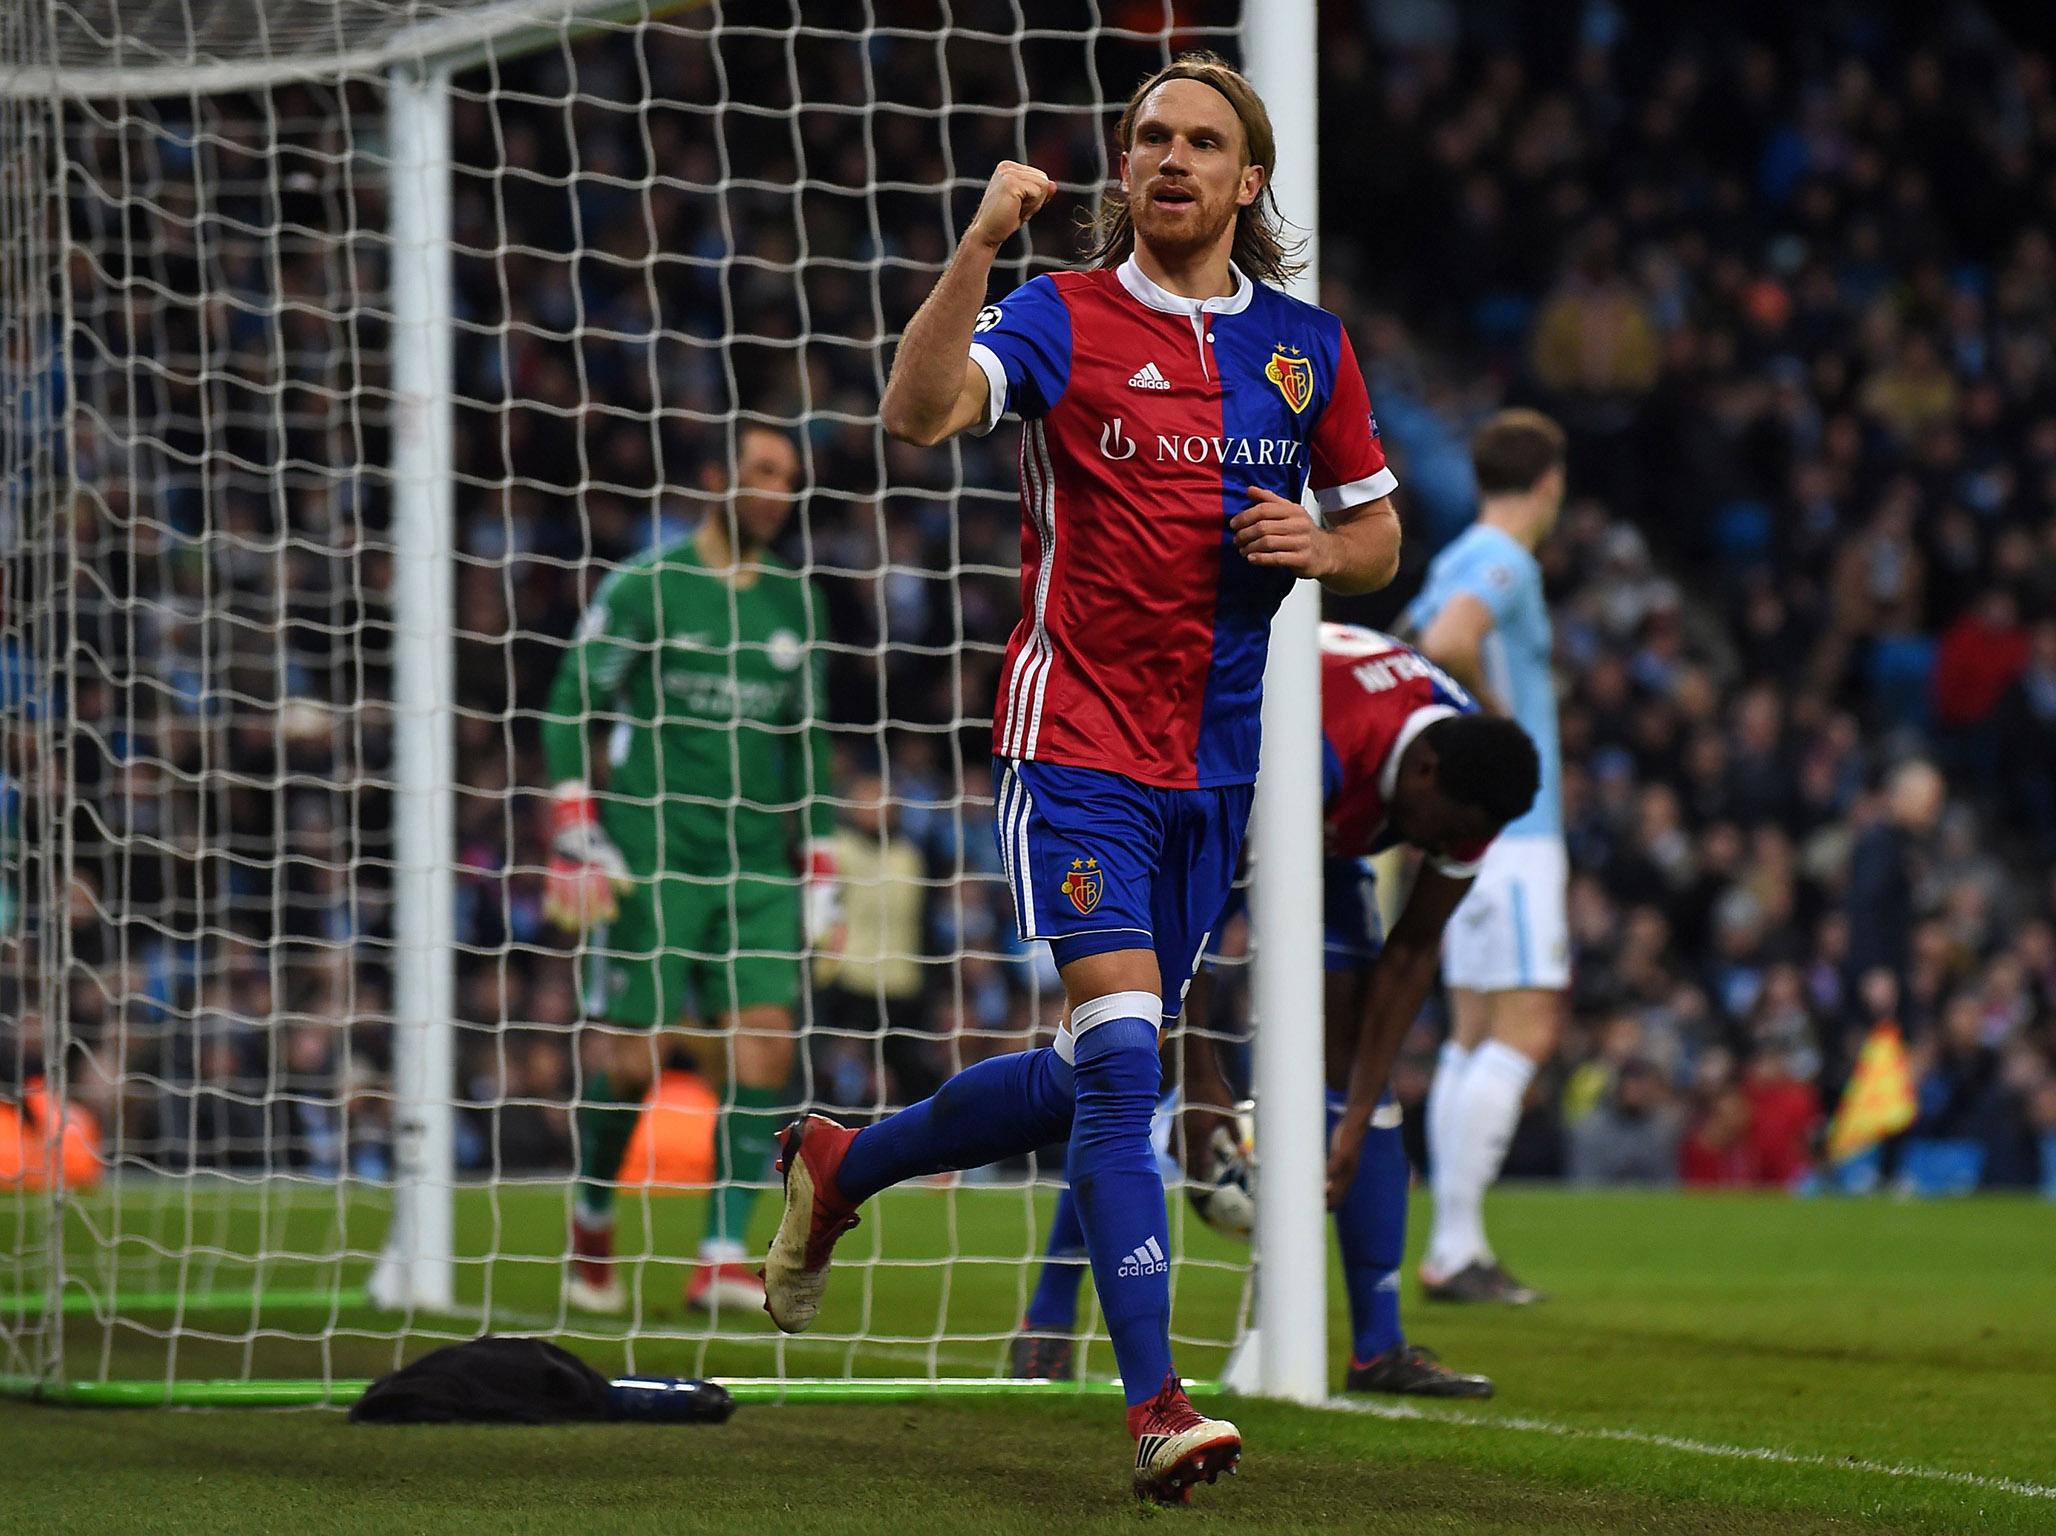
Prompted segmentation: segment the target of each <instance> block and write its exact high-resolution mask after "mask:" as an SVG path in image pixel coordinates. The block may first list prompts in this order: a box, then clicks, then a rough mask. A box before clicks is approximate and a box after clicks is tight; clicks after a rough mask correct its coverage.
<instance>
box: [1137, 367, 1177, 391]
mask: <svg viewBox="0 0 2056 1536" xmlns="http://www.w3.org/2000/svg"><path fill="white" fill-rule="evenodd" d="M1128 387H1129V388H1130V389H1169V388H1170V387H1171V381H1170V380H1169V379H1167V378H1165V377H1164V376H1163V373H1162V371H1161V370H1160V369H1158V367H1157V365H1156V364H1155V363H1144V364H1143V365H1142V366H1141V367H1140V368H1138V369H1136V370H1135V376H1134V377H1133V378H1131V379H1129V380H1128Z"/></svg>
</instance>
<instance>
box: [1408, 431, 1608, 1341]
mask: <svg viewBox="0 0 2056 1536" xmlns="http://www.w3.org/2000/svg"><path fill="white" fill-rule="evenodd" d="M1471 458H1472V462H1473V465H1474V467H1475V469H1476V471H1477V479H1478V493H1479V507H1478V520H1477V521H1476V522H1475V523H1474V524H1472V526H1471V527H1470V528H1468V529H1466V530H1465V531H1464V532H1463V533H1462V534H1461V535H1459V536H1458V537H1457V538H1456V539H1455V540H1454V541H1452V542H1451V543H1450V544H1449V546H1448V547H1447V548H1445V549H1444V550H1443V551H1442V552H1441V553H1440V554H1438V555H1437V556H1436V557H1435V559H1434V560H1433V562H1432V563H1430V565H1429V567H1428V576H1427V581H1426V582H1425V583H1424V585H1423V586H1422V588H1421V593H1420V596H1419V597H1417V598H1416V599H1415V600H1414V602H1413V604H1412V606H1411V607H1410V608H1408V610H1407V612H1406V615H1405V618H1404V620H1403V621H1402V629H1403V630H1404V631H1405V632H1406V633H1407V634H1408V635H1409V636H1410V637H1411V638H1412V639H1413V640H1414V643H1415V644H1416V645H1417V646H1419V648H1420V650H1421V652H1422V654H1423V655H1425V656H1427V657H1428V658H1429V659H1430V660H1431V661H1433V662H1435V663H1436V665H1438V666H1440V667H1441V668H1443V670H1445V671H1446V672H1448V673H1449V674H1450V675H1452V676H1453V677H1455V678H1456V680H1457V681H1458V682H1460V683H1462V684H1463V685H1464V686H1465V687H1466V688H1468V689H1469V690H1470V691H1471V692H1472V694H1473V695H1474V696H1475V697H1476V698H1477V699H1478V701H1479V703H1480V704H1482V705H1483V706H1484V707H1485V708H1486V709H1489V710H1492V711H1494V712H1495V713H1499V714H1503V715H1508V716H1511V717H1512V718H1513V719H1514V720H1516V721H1518V722H1519V723H1520V725H1521V726H1522V727H1523V728H1524V729H1525V730H1526V731H1527V733H1528V735H1529V737H1530V738H1532V739H1533V741H1534V743H1535V747H1536V750H1537V752H1538V753H1539V755H1540V757H1541V760H1542V787H1541V791H1540V793H1538V794H1537V795H1536V796H1535V803H1534V805H1533V807H1532V808H1531V809H1530V810H1529V811H1528V812H1527V813H1526V814H1525V815H1523V816H1521V817H1519V818H1518V819H1517V820H1515V821H1514V822H1513V823H1512V824H1511V825H1509V826H1508V827H1507V829H1506V830H1505V831H1504V832H1503V833H1501V834H1500V836H1499V838H1498V839H1497V841H1495V842H1494V843H1493V844H1492V848H1491V851H1490V852H1489V853H1487V854H1486V856H1485V860H1484V863H1483V865H1482V867H1481V868H1480V869H1479V871H1478V877H1477V882H1476V883H1475V884H1474V885H1473V886H1472V887H1471V891H1470V894H1469V895H1468V896H1466V897H1465V898H1464V902H1463V905H1462V906H1460V907H1459V908H1458V909H1457V911H1456V914H1455V916H1454V917H1453V918H1452V919H1451V920H1450V923H1449V927H1448V929H1447V930H1446V932H1445V934H1444V938H1443V949H1442V979H1443V981H1444V982H1445V983H1446V984H1447V986H1448V988H1449V999H1450V1032H1449V1039H1448V1041H1447V1042H1446V1043H1445V1044H1444V1045H1443V1047H1442V1053H1441V1056H1440V1058H1439V1060H1438V1061H1437V1063H1436V1068H1435V1080H1434V1085H1433V1087H1432V1088H1431V1089H1430V1091H1429V1094H1428V1117H1427V1118H1428V1124H1427V1132H1428V1160H1429V1172H1430V1180H1431V1185H1432V1188H1433V1190H1434V1196H1435V1221H1434V1227H1433V1229H1432V1231H1431V1233H1430V1236H1429V1239H1428V1247H1427V1252H1426V1254H1425V1256H1424V1257H1423V1259H1422V1262H1421V1283H1422V1285H1423V1287H1424V1289H1425V1291H1426V1294H1427V1295H1428V1297H1429V1298H1430V1299H1431V1300H1443V1301H1474V1302H1495V1301H1496V1302H1503V1303H1513V1304H1515V1305H1519V1304H1523V1303H1527V1302H1532V1301H1534V1300H1536V1299H1538V1295H1539V1293H1537V1292H1536V1291H1534V1290H1532V1289H1530V1288H1528V1287H1527V1286H1524V1285H1522V1284H1520V1283H1519V1282H1518V1281H1516V1280H1515V1279H1514V1278H1513V1277H1512V1276H1511V1275H1510V1274H1508V1273H1507V1271H1506V1268H1505V1266H1504V1265H1502V1264H1501V1263H1500V1262H1499V1260H1498V1257H1497V1256H1496V1255H1495V1254H1494V1253H1493V1251H1492V1246H1491V1244H1490V1243H1489V1242H1488V1241H1487V1240H1486V1237H1485V1216H1484V1201H1485V1191H1486V1190H1487V1189H1488V1188H1490V1187H1491V1185H1492V1182H1493V1181H1494V1180H1495V1179H1497V1178H1498V1177H1499V1170H1500V1167H1501V1166H1502V1165H1503V1164H1504V1163H1505V1161H1506V1151H1507V1146H1508V1144H1509V1143H1510V1142H1511V1141H1512V1140H1513V1134H1514V1129H1515V1127H1516V1126H1517V1125H1518V1124H1519V1123H1520V1117H1521V1106H1522V1102H1523V1101H1524V1100H1525V1098H1526V1097H1527V1092H1528V1085H1529V1083H1530V1082H1531V1081H1532V1080H1533V1078H1534V1076H1535V1072H1536V1070H1537V1069H1538V1068H1539V1067H1540V1066H1541V1065H1542V1063H1543V1062H1545V1061H1547V1060H1548V1059H1549V1056H1550V1054H1551V1053H1552V1052H1553V1051H1554V1050H1555V1049H1556V1046H1557V1041H1558V1039H1559V1037H1560V1036H1561V1034H1562V1031H1563V1019H1564V1012H1565V1004H1566V999H1567V990H1568V988H1569V986H1570V929H1569V922H1568V919H1567V917H1566V913H1565V907H1566V895H1567V887H1568V884H1569V863H1568V859H1567V858H1566V856H1565V852H1564V841H1563V797H1562V788H1561V785H1562V777H1563V775H1562V759H1561V753H1560V751H1559V748H1558V744H1557V729H1556V687H1555V682H1554V679H1553V678H1552V676H1551V674H1550V664H1549V663H1550V624H1549V609H1548V607H1547V605H1546V603H1545V602H1544V598H1543V591H1542V567H1541V565H1540V563H1539V562H1538V561H1537V560H1536V558H1535V551H1536V550H1537V548H1539V547H1540V546H1541V544H1542V541H1543V540H1544V539H1546V538H1548V536H1549V533H1550V530H1551V529H1552V528H1554V527H1555V526H1556V519H1557V514H1558V512H1559V511H1560V510H1561V508H1562V506H1563V498H1564V484H1565V477H1564V435H1563V429H1562V428H1560V427H1559V426H1557V424H1556V423H1555V422H1553V421H1551V420H1550V419H1549V418H1548V417H1546V416H1543V415H1541V414H1540V413H1538V412H1535V411H1528V410H1508V411H1501V412H1499V413H1498V414H1496V415H1494V416H1492V417H1491V418H1489V419H1488V420H1487V421H1486V422H1485V423H1484V424H1483V425H1482V426H1481V427H1479V429H1478V431H1477V433H1476V434H1475V435H1474V436H1473V438H1472V440H1471Z"/></svg>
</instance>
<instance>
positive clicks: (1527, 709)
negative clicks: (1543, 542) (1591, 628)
mask: <svg viewBox="0 0 2056 1536" xmlns="http://www.w3.org/2000/svg"><path fill="white" fill-rule="evenodd" d="M1459 592H1468V593H1469V594H1470V595H1471V596H1472V597H1475V598H1476V599H1477V600H1478V601H1479V602H1481V603H1483V604H1484V605H1485V606H1486V607H1487V608H1489V609H1491V610H1492V628H1491V630H1490V631H1488V632H1487V634H1486V636H1485V643H1484V646H1483V649H1482V654H1481V656H1480V658H1479V659H1480V661H1481V662H1482V664H1483V670H1484V682H1485V686H1486V687H1487V688H1488V689H1490V690H1491V692H1492V695H1493V697H1494V698H1496V699H1497V700H1499V701H1500V702H1501V703H1503V704H1504V705H1505V706H1506V707H1507V708H1508V709H1511V710H1512V711H1513V717H1514V719H1515V720H1516V721H1518V722H1519V723H1520V726H1521V728H1522V729H1523V730H1525V731H1526V732H1527V733H1528V734H1529V735H1530V736H1531V737H1533V738H1534V740H1535V751H1536V753H1537V755H1539V756H1540V757H1541V759H1542V786H1541V788H1540V789H1539V790H1538V791H1537V792H1536V795H1535V803H1534V805H1533V806H1532V807H1530V808H1529V809H1528V811H1527V812H1526V813H1525V814H1523V815H1522V816H1521V817H1520V818H1519V819H1518V820H1516V821H1514V822H1512V823H1510V824H1509V825H1508V826H1507V828H1506V830H1505V832H1504V833H1502V834H1501V835H1502V836H1505V837H1519V836H1522V835H1528V836H1548V837H1560V836H1562V834H1563V792H1562V787H1561V786H1562V783H1563V762H1562V754H1561V752H1560V751H1559V749H1558V747H1557V741H1556V684H1555V683H1554V681H1553V680H1552V679H1551V677H1550V675H1549V649H1550V629H1549V606H1548V604H1547V603H1545V602H1544V601H1543V598H1542V567H1541V565H1540V564H1539V563H1538V562H1537V561H1536V559H1535V556H1534V554H1533V552H1532V551H1530V550H1529V549H1528V547H1527V546H1526V545H1525V544H1523V543H1521V541H1520V540H1519V539H1516V538H1515V537H1514V536H1513V535H1512V534H1510V533H1507V532H1506V531H1505V530H1504V529H1500V528H1494V527H1492V526H1491V525H1490V524H1487V523H1473V524H1472V525H1471V526H1470V527H1469V528H1468V529H1466V530H1465V531H1464V532H1463V533H1461V534H1459V535H1458V536H1457V537H1456V538H1455V539H1454V540H1452V541H1451V542H1450V544H1449V545H1448V547H1447V548H1445V549H1444V550H1443V551H1442V553H1441V554H1439V555H1437V556H1436V557H1435V558H1434V559H1433V560H1432V561H1430V562H1429V564H1428V579H1427V581H1426V582H1425V583H1424V584H1423V585H1422V587H1421V594H1420V596H1419V597H1416V598H1415V599H1414V600H1413V605H1412V606H1411V607H1409V608H1408V609H1407V611H1406V617H1405V620H1404V627H1405V629H1406V631H1407V633H1408V634H1409V635H1411V636H1412V637H1413V638H1414V639H1415V640H1416V641H1418V640H1419V638H1420V637H1421V635H1423V634H1424V633H1426V631H1427V628H1428V625H1429V624H1430V623H1431V622H1432V621H1433V619H1434V617H1435V615H1436V614H1438V613H1440V612H1441V611H1442V609H1443V608H1444V606H1446V605H1447V604H1448V602H1449V600H1450V599H1451V598H1452V597H1454V596H1456V595H1457V594H1458V593H1459Z"/></svg>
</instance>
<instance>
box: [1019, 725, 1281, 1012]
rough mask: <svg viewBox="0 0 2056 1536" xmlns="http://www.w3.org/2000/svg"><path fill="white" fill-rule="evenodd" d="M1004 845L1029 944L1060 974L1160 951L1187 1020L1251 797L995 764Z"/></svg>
mask: <svg viewBox="0 0 2056 1536" xmlns="http://www.w3.org/2000/svg"><path fill="white" fill-rule="evenodd" d="M992 781H993V784H994V786H995V789H994V794H995V796H996V798H997V801H998V807H997V819H996V824H995V835H996V837H997V839H998V842H999V855H1000V861H1001V862H1002V863H1003V864H1004V865H1005V866H1006V872H1007V883H1008V885H1009V886H1010V887H1012V889H1013V893H1014V916H1015V922H1016V925H1017V926H1018V928H1019V930H1020V934H1021V937H1022V938H1023V939H1024V940H1026V939H1044V940H1047V941H1048V943H1049V947H1050V952H1051V953H1052V954H1054V955H1055V956H1056V961H1057V964H1058V965H1060V966H1061V965H1068V964H1070V963H1071V962H1072V961H1073V960H1082V959H1084V958H1085V957H1087V956H1088V955H1099V954H1106V953H1108V952H1109V951H1111V950H1116V949H1153V950H1155V951H1156V957H1157V974H1158V977H1159V980H1160V983H1161V986H1162V995H1163V1000H1164V1017H1165V1018H1167V1019H1170V1018H1175V1017H1177V1014H1178V1010H1179V1008H1180V1007H1181V1006H1182V1005H1183V1004H1184V1001H1185V989H1186V987H1187V986H1189V985H1190V984H1191V981H1192V976H1193V973H1194V972H1195V971H1197V970H1198V969H1199V957H1200V955H1201V953H1202V952H1203V951H1204V950H1205V948H1206V944H1207V939H1208V938H1209V936H1210V935H1211V933H1212V931H1213V927H1214V921H1215V919H1216V918H1218V917H1219V916H1220V914H1221V908H1222V905H1223V904H1224V903H1225V902H1226V901H1227V899H1228V892H1229V888H1230V887H1231V886H1232V885H1233V883H1234V880H1235V865H1236V861H1237V859H1238V858H1239V857H1240V856H1241V852H1242V835H1243V833H1244V832H1245V831H1246V830H1247V828H1248V826H1249V804H1250V799H1251V796H1252V794H1253V792H1254V791H1253V787H1252V786H1250V785H1248V784H1228V785H1223V786H1222V787H1220V788H1218V789H1157V788H1154V787H1153V786H1151V785H1148V784H1138V783H1136V782H1135V781H1134V780H1133V779H1129V778H1124V777H1122V776H1121V775H1120V774H1118V773H1107V772H1105V771H1103V770H1101V769H1098V768H1067V767H1064V766H1063V765H1061V764H1058V763H1024V762H1015V761H1013V760H1011V759H1008V758H995V759H993V764H992Z"/></svg>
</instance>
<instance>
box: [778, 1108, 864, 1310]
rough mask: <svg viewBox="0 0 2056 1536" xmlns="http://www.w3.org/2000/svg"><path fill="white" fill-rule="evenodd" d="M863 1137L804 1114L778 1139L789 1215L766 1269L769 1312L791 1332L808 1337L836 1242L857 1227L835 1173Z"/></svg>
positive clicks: (784, 1218) (780, 1226)
mask: <svg viewBox="0 0 2056 1536" xmlns="http://www.w3.org/2000/svg"><path fill="white" fill-rule="evenodd" d="M856 1135H857V1133H856V1132H855V1131H853V1130H851V1129H850V1128H849V1127H848V1126H846V1125H837V1124H836V1123H835V1122H834V1121H833V1120H830V1119H828V1118H827V1117H826V1116H823V1115H802V1116H801V1117H800V1118H799V1119H797V1120H795V1121H794V1122H793V1123H792V1124H791V1125H789V1126H787V1127H786V1128H785V1129H784V1130H783V1131H782V1132H780V1133H779V1137H778V1147H779V1151H778V1171H779V1172H780V1173H782V1174H784V1175H785V1211H784V1214H783V1215H781V1216H780V1217H779V1219H778V1235H777V1236H776V1237H774V1238H772V1239H771V1253H770V1256H769V1257H768V1258H766V1259H765V1261H764V1268H763V1269H762V1270H761V1271H760V1273H761V1274H762V1276H763V1280H764V1310H765V1311H766V1312H769V1313H770V1314H771V1321H772V1322H774V1323H776V1324H777V1325H778V1326H779V1327H780V1328H782V1329H784V1330H785V1332H787V1333H804V1332H806V1331H807V1329H808V1327H809V1326H810V1325H811V1324H812V1323H813V1321H814V1314H815V1313H816V1312H818V1311H820V1310H821V1293H822V1292H823V1291H825V1290H826V1289H827V1288H828V1261H829V1256H830V1254H831V1253H833V1251H834V1249H835V1240H836V1239H837V1238H839V1237H841V1236H842V1235H843V1233H845V1232H847V1231H849V1229H850V1228H851V1227H854V1226H855V1225H856V1224H857V1213H856V1209H855V1208H854V1207H853V1206H851V1205H850V1204H849V1203H848V1202H847V1201H845V1200H844V1199H843V1198H842V1195H841V1193H840V1192H839V1191H838V1190H837V1189H836V1187H835V1171H836V1170H837V1169H838V1168H840V1167H841V1166H842V1157H843V1154H844V1153H845V1152H846V1151H848V1150H849V1144H850V1143H851V1142H852V1141H854V1140H855V1139H856Z"/></svg>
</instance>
